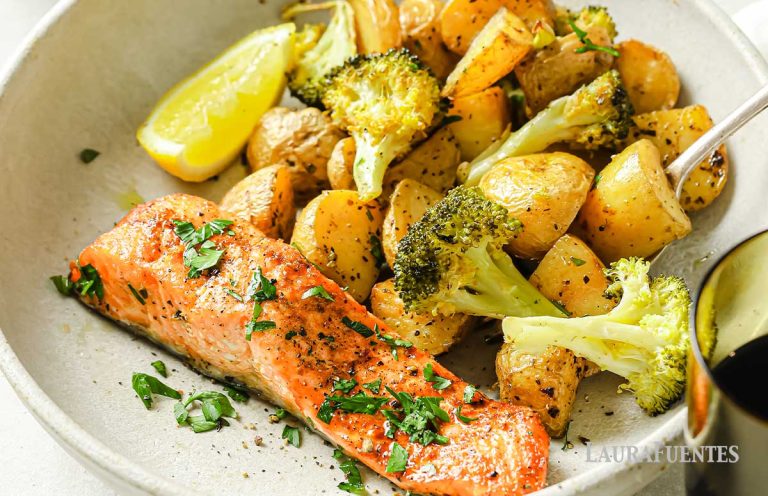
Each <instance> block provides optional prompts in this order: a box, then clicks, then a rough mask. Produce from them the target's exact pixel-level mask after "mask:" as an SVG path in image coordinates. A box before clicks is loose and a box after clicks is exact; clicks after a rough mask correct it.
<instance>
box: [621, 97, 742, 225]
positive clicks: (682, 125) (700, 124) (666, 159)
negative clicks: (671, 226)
mask: <svg viewBox="0 0 768 496" xmlns="http://www.w3.org/2000/svg"><path fill="white" fill-rule="evenodd" d="M633 120H634V121H635V126H636V127H635V128H633V129H631V130H630V133H629V141H630V142H633V141H636V140H638V139H649V140H651V141H652V142H653V144H655V145H656V146H657V147H658V149H659V152H660V153H661V164H662V165H663V166H664V167H667V166H668V165H670V164H671V163H672V162H674V160H675V159H676V158H677V157H678V156H680V154H681V153H683V152H684V151H685V150H686V149H687V148H688V147H689V146H691V145H692V144H693V143H694V142H695V141H696V140H697V139H699V138H700V137H701V135H703V134H704V133H706V132H707V131H709V129H710V128H711V127H712V125H713V124H712V118H711V117H710V116H709V113H708V112H707V109H706V108H704V107H703V106H701V105H692V106H690V107H684V108H681V109H671V110H659V111H656V112H650V113H648V114H641V115H636V116H635V117H634V118H633ZM729 164H730V162H729V160H728V152H727V151H726V149H725V145H720V147H719V148H718V149H717V150H715V152H714V153H712V155H711V156H710V157H709V158H708V159H707V160H704V161H703V162H702V163H701V164H700V165H699V167H697V168H696V170H694V171H693V172H692V173H691V175H690V176H689V177H688V179H687V180H686V181H685V185H684V186H683V195H682V198H681V199H680V203H681V204H682V205H683V208H684V209H685V210H686V211H688V212H695V211H697V210H701V209H702V208H704V207H706V206H707V205H709V204H710V203H712V202H713V201H715V198H717V197H718V196H719V195H720V193H721V192H722V191H723V188H724V187H725V183H726V181H727V180H728V169H729Z"/></svg>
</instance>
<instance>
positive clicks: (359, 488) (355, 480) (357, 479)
mask: <svg viewBox="0 0 768 496" xmlns="http://www.w3.org/2000/svg"><path fill="white" fill-rule="evenodd" d="M333 457H334V458H335V459H336V460H338V461H339V468H340V469H341V471H342V472H344V475H345V476H346V478H347V481H346V482H341V483H339V485H338V486H337V487H338V488H339V489H341V490H342V491H346V492H348V493H352V494H356V495H358V496H363V495H365V494H366V492H365V485H364V484H363V478H362V477H361V476H360V470H359V469H358V468H357V464H356V463H355V461H354V460H353V459H351V458H349V457H348V456H347V455H345V454H344V453H343V452H342V451H341V450H338V449H335V450H333Z"/></svg>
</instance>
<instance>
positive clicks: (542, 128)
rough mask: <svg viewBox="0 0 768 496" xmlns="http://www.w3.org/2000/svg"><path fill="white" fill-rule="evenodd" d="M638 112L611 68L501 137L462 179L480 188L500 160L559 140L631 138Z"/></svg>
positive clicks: (588, 143) (599, 142) (588, 144)
mask: <svg viewBox="0 0 768 496" xmlns="http://www.w3.org/2000/svg"><path fill="white" fill-rule="evenodd" d="M633 113H634V110H633V109H632V104H631V103H630V101H629V97H628V96H627V92H626V90H625V89H624V87H623V86H622V84H621V78H620V77H619V73H618V72H617V71H615V70H611V71H608V72H606V73H605V74H603V75H602V76H599V77H598V78H596V79H595V80H594V81H592V82H591V83H589V84H587V85H584V86H582V87H581V88H579V89H578V90H576V92H575V93H573V94H572V95H568V96H564V97H562V98H558V99H557V100H555V101H553V102H551V103H550V104H549V105H548V106H547V108H545V109H544V110H542V111H541V112H539V113H538V114H536V116H534V118H533V119H531V120H530V121H528V122H527V123H526V124H525V125H524V126H523V127H521V128H520V129H518V130H517V131H515V132H514V133H512V134H510V135H509V137H508V138H506V139H505V140H499V141H497V142H496V143H494V144H492V145H491V146H490V147H489V148H488V149H486V150H485V151H484V152H483V153H481V154H480V156H478V157H477V158H476V159H475V160H473V161H472V162H471V163H469V164H464V165H463V166H462V167H461V168H460V169H459V179H461V180H462V181H463V182H464V183H465V184H467V185H468V186H475V185H477V184H478V183H479V182H480V179H481V178H482V177H483V175H484V174H485V173H486V172H488V171H489V170H490V169H491V167H493V166H494V165H496V163H498V162H499V161H500V160H503V159H505V158H507V157H513V156H516V155H526V154H529V153H536V152H540V151H542V150H544V149H546V148H547V147H548V146H550V145H553V144H555V143H559V142H566V143H570V144H573V145H578V146H581V147H584V148H587V149H594V148H599V147H604V146H615V144H616V143H617V142H618V141H619V140H621V139H624V138H626V136H627V134H628V133H629V128H630V125H631V123H632V120H631V116H632V114H633Z"/></svg>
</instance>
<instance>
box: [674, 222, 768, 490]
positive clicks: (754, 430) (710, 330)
mask: <svg viewBox="0 0 768 496" xmlns="http://www.w3.org/2000/svg"><path fill="white" fill-rule="evenodd" d="M694 308H695V313H694V315H693V317H692V320H693V325H692V326H691V332H692V339H691V341H692V346H691V354H690V355H689V357H688V387H687V390H686V401H687V403H688V423H687V426H686V430H685V438H686V442H687V444H688V446H689V447H690V448H692V449H697V448H698V449H706V448H704V447H707V446H716V447H720V446H723V447H726V448H719V450H720V451H723V450H726V451H725V455H724V456H723V457H720V458H716V459H715V460H712V459H711V458H709V459H708V460H705V461H701V460H699V461H696V462H693V463H689V464H687V465H686V471H685V482H686V491H687V493H688V494H689V495H696V496H698V495H728V496H752V495H754V496H758V495H760V496H763V495H766V494H768V419H766V418H760V417H758V416H757V415H755V414H753V413H752V412H750V411H747V410H746V409H744V408H743V407H741V406H740V405H738V404H736V403H735V402H734V401H733V400H732V399H731V398H730V397H729V396H728V394H727V393H726V392H725V391H724V390H723V389H721V388H720V387H719V386H718V384H717V382H716V381H715V378H714V375H713V373H712V369H713V368H715V367H716V366H717V364H719V363H720V362H721V361H722V360H723V359H724V358H726V357H727V356H728V355H729V354H730V353H731V352H733V351H734V350H736V349H737V348H739V347H741V346H742V345H744V344H747V343H748V342H750V341H753V340H754V339H756V338H758V337H760V336H764V335H766V334H768V231H766V232H763V233H760V234H757V235H755V236H753V237H751V238H749V239H748V240H746V241H744V242H742V243H741V244H739V245H738V246H736V247H735V248H734V249H732V250H731V251H730V252H729V253H728V254H726V255H725V256H724V257H723V258H722V259H721V260H720V261H719V262H718V263H717V264H716V265H715V267H714V268H713V269H712V270H711V272H710V273H709V275H708V276H707V277H706V278H705V280H704V284H703V285H702V288H701V290H700V291H699V294H698V297H697V298H696V301H695V302H694ZM715 335H716V338H715ZM705 357H708V358H707V359H705ZM765 359H766V360H768V356H766V357H765ZM744 381H749V382H752V383H753V384H754V385H755V386H754V387H755V394H768V390H767V388H766V384H768V377H756V376H752V377H744ZM717 449H718V448H715V450H717ZM734 451H735V453H736V456H734ZM736 458H737V459H738V461H735V459H736Z"/></svg>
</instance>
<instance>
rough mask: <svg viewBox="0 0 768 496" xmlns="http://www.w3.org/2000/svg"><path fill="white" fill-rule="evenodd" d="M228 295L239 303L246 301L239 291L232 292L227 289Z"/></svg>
mask: <svg viewBox="0 0 768 496" xmlns="http://www.w3.org/2000/svg"><path fill="white" fill-rule="evenodd" d="M227 294H228V295H229V296H231V297H232V298H234V299H236V300H237V301H239V302H241V303H242V302H243V301H245V300H244V299H243V297H242V296H240V294H239V293H238V292H237V291H232V290H231V289H227Z"/></svg>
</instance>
